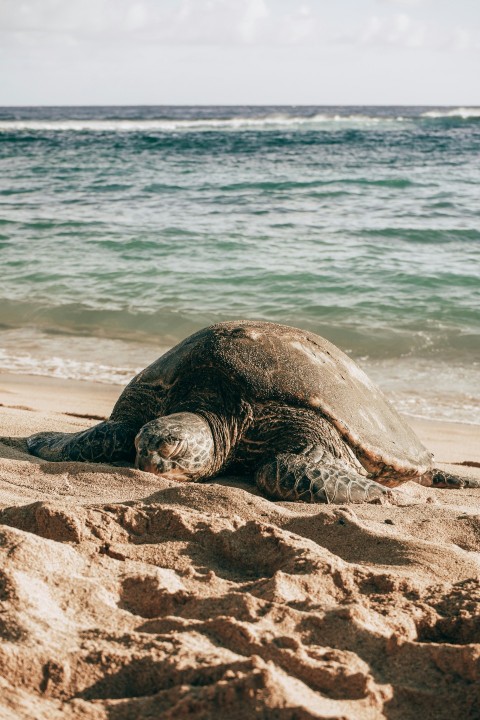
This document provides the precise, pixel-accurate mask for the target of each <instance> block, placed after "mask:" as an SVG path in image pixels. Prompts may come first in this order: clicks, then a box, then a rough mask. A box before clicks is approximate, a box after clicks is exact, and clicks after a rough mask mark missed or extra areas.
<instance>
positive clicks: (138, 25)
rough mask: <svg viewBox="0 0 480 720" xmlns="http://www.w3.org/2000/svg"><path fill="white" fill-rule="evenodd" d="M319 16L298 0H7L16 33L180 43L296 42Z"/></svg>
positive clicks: (0, 10)
mask: <svg viewBox="0 0 480 720" xmlns="http://www.w3.org/2000/svg"><path fill="white" fill-rule="evenodd" d="M317 26H318V17H317V16H316V15H315V13H313V12H312V10H311V7H310V6H309V4H308V3H303V4H300V5H299V4H298V2H296V1H295V0H283V1H282V2H281V3H278V2H276V1H274V0H162V1H161V2H159V1H158V0H82V1H80V0H69V1H68V2H64V1H62V0H23V1H22V2H18V0H1V2H0V28H1V30H2V32H3V34H6V33H8V32H9V31H10V32H21V33H29V32H31V33H48V34H50V35H62V34H63V35H71V36H78V37H83V38H85V37H88V38H89V39H90V40H91V41H95V40H102V38H107V39H108V38H112V37H114V36H115V37H117V38H119V39H121V38H124V37H125V36H128V38H129V40H130V41H131V42H133V41H135V39H137V40H144V41H146V42H156V43H162V44H176V45H188V44H198V45H232V44H233V45H250V44H252V43H256V44H274V45H282V44H287V45H288V44H292V43H293V44H295V43H300V42H304V41H308V40H314V39H315V38H317V37H318V27H317Z"/></svg>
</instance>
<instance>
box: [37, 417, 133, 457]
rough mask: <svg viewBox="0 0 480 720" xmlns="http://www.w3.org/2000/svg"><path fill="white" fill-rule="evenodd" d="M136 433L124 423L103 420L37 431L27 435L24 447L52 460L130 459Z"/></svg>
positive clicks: (38, 455)
mask: <svg viewBox="0 0 480 720" xmlns="http://www.w3.org/2000/svg"><path fill="white" fill-rule="evenodd" d="M136 433H137V428H132V427H130V426H129V425H127V424H125V423H121V422H109V421H106V422H101V423H99V424H98V425H95V426H94V427H92V428H89V429H88V430H82V431H80V432H76V433H61V432H40V433H36V434H35V435H31V436H30V437H29V438H27V447H28V451H29V452H30V453H31V454H32V455H36V456H37V457H40V458H43V459H44V460H52V461H54V462H62V461H64V462H65V461H67V462H68V461H79V462H116V461H121V460H127V461H130V462H133V460H134V459H135V445H134V439H135V435H136Z"/></svg>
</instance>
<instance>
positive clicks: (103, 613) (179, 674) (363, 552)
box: [0, 374, 480, 720]
mask: <svg viewBox="0 0 480 720" xmlns="http://www.w3.org/2000/svg"><path fill="white" fill-rule="evenodd" d="M120 391H121V387H119V386H118V387H117V386H112V385H101V384H93V383H92V384H89V383H86V382H73V381H62V380H53V379H48V378H44V377H34V376H26V375H25V376H22V375H9V374H0V419H1V423H0V434H1V435H2V436H4V437H2V438H1V441H0V519H1V528H0V535H1V546H2V550H1V554H0V557H1V563H2V564H1V569H0V601H1V605H2V612H1V615H0V626H1V633H2V644H1V646H0V678H1V679H0V688H1V691H0V717H1V718H2V720H3V719H5V720H9V719H10V718H12V719H13V718H14V719H15V720H16V719H20V718H22V719H23V718H25V719H27V718H28V719H31V718H35V720H55V719H56V718H72V719H74V718H75V719H77V718H79V719H80V718H82V719H83V718H85V719H90V718H91V719H92V720H104V719H105V720H107V718H108V720H111V719H113V720H134V718H160V717H161V718H186V717H188V718H227V717H228V718H242V719H243V718H252V717H262V718H292V719H293V718H296V719H300V718H301V719H303V718H348V719H349V720H363V719H365V720H366V719H367V718H368V719H373V718H389V719H392V720H393V719H397V718H398V720H400V719H401V720H408V718H418V717H419V716H420V717H422V718H424V719H425V720H426V719H427V718H432V719H433V718H435V719H436V720H438V719H441V718H448V720H452V719H453V718H462V719H463V718H478V717H480V610H479V600H480V581H479V578H480V490H461V491H446V490H431V489H429V488H424V487H421V486H418V485H416V484H414V483H407V484H406V485H404V486H402V492H403V493H404V497H405V505H404V506H390V505H367V504H364V505H355V506H349V507H347V506H332V505H330V506H328V505H326V506H323V505H305V504H298V503H297V504H295V503H287V502H270V501H269V500H267V499H265V498H263V497H261V496H260V495H259V494H258V493H257V491H256V490H255V488H254V487H253V486H252V485H251V484H250V483H249V482H248V478H246V479H245V478H243V479H240V478H233V477H224V478H221V479H219V480H217V481H215V482H210V483H207V484H176V483H175V482H172V481H167V480H164V479H161V478H158V477H155V476H154V475H151V474H148V473H144V472H141V471H138V470H134V469H132V468H129V467H114V466H108V465H88V464H74V463H48V462H45V461H40V460H39V459H37V458H34V457H32V456H29V455H28V454H27V453H26V447H25V444H24V438H25V436H27V435H29V434H30V433H33V432H35V431H39V430H43V429H59V430H65V431H76V430H79V429H81V428H86V427H89V426H90V425H92V424H94V423H95V422H96V420H97V418H103V417H106V416H108V415H109V412H110V409H111V407H112V405H113V403H114V401H115V399H116V397H117V396H118V394H119V392H120ZM411 424H412V425H413V426H414V427H415V429H416V431H417V432H418V434H419V436H420V437H421V439H422V440H423V442H424V443H425V445H427V446H428V447H429V448H430V449H431V450H433V451H434V453H435V456H436V459H437V462H438V463H441V464H442V465H443V466H447V464H448V466H450V467H451V469H453V470H456V471H457V472H458V471H461V472H462V473H463V474H471V475H473V476H475V477H480V443H479V432H480V429H479V427H478V426H475V425H467V424H453V423H452V424H451V423H448V424H447V423H437V422H432V421H425V420H417V419H411ZM462 463H463V466H462V467H460V464H462Z"/></svg>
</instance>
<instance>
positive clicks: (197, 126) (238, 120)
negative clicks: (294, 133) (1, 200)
mask: <svg viewBox="0 0 480 720" xmlns="http://www.w3.org/2000/svg"><path fill="white" fill-rule="evenodd" d="M406 119H407V118H404V117H401V116H398V117H385V116H373V117H372V116H370V115H362V114H353V115H338V114H335V115H330V114H324V113H317V114H315V115H312V116H310V117H309V116H304V115H296V116H293V115H282V114H278V115H277V114H276V115H267V116H263V117H232V118H197V119H192V120H189V119H183V120H182V119H178V120H177V119H162V118H159V119H151V120H125V119H112V120H107V119H101V120H92V119H85V120H80V119H79V120H74V119H70V120H66V119H63V120H0V132H4V133H14V132H100V133H132V132H133V133H149V132H179V131H192V130H195V131H209V130H233V131H238V130H269V129H282V128H301V127H306V128H310V127H311V128H314V127H315V126H318V125H325V124H328V123H333V124H335V125H337V124H338V125H348V124H352V123H353V124H363V125H378V124H379V123H392V122H403V121H404V120H406Z"/></svg>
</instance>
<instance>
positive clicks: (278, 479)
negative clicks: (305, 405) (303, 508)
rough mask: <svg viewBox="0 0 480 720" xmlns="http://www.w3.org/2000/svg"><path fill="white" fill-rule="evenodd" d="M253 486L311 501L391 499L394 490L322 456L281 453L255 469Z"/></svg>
mask: <svg viewBox="0 0 480 720" xmlns="http://www.w3.org/2000/svg"><path fill="white" fill-rule="evenodd" d="M255 480H256V483H257V486H258V487H259V488H260V489H261V490H262V491H263V492H265V494H266V495H268V496H269V497H271V498H275V499H277V500H290V501H297V500H301V501H303V502H311V503H314V502H315V503H317V502H318V503H337V504H343V503H362V502H385V501H392V502H394V501H395V493H394V491H392V490H389V489H388V488H385V487H383V486H382V485H380V484H379V483H377V482H375V481H374V480H369V479H368V478H367V477H365V476H364V475H360V473H357V472H356V471H355V470H354V469H353V468H349V467H348V466H347V465H346V464H344V463H342V462H339V461H338V459H336V458H333V457H332V458H331V464H330V463H329V462H328V461H326V458H325V456H324V457H323V458H322V461H321V462H318V461H317V462H315V460H312V459H311V458H309V456H308V455H293V454H291V453H281V454H279V455H277V456H276V457H274V458H273V459H271V460H270V461H268V462H266V463H265V464H264V465H262V466H261V467H260V468H259V469H258V470H257V472H256V475H255Z"/></svg>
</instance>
